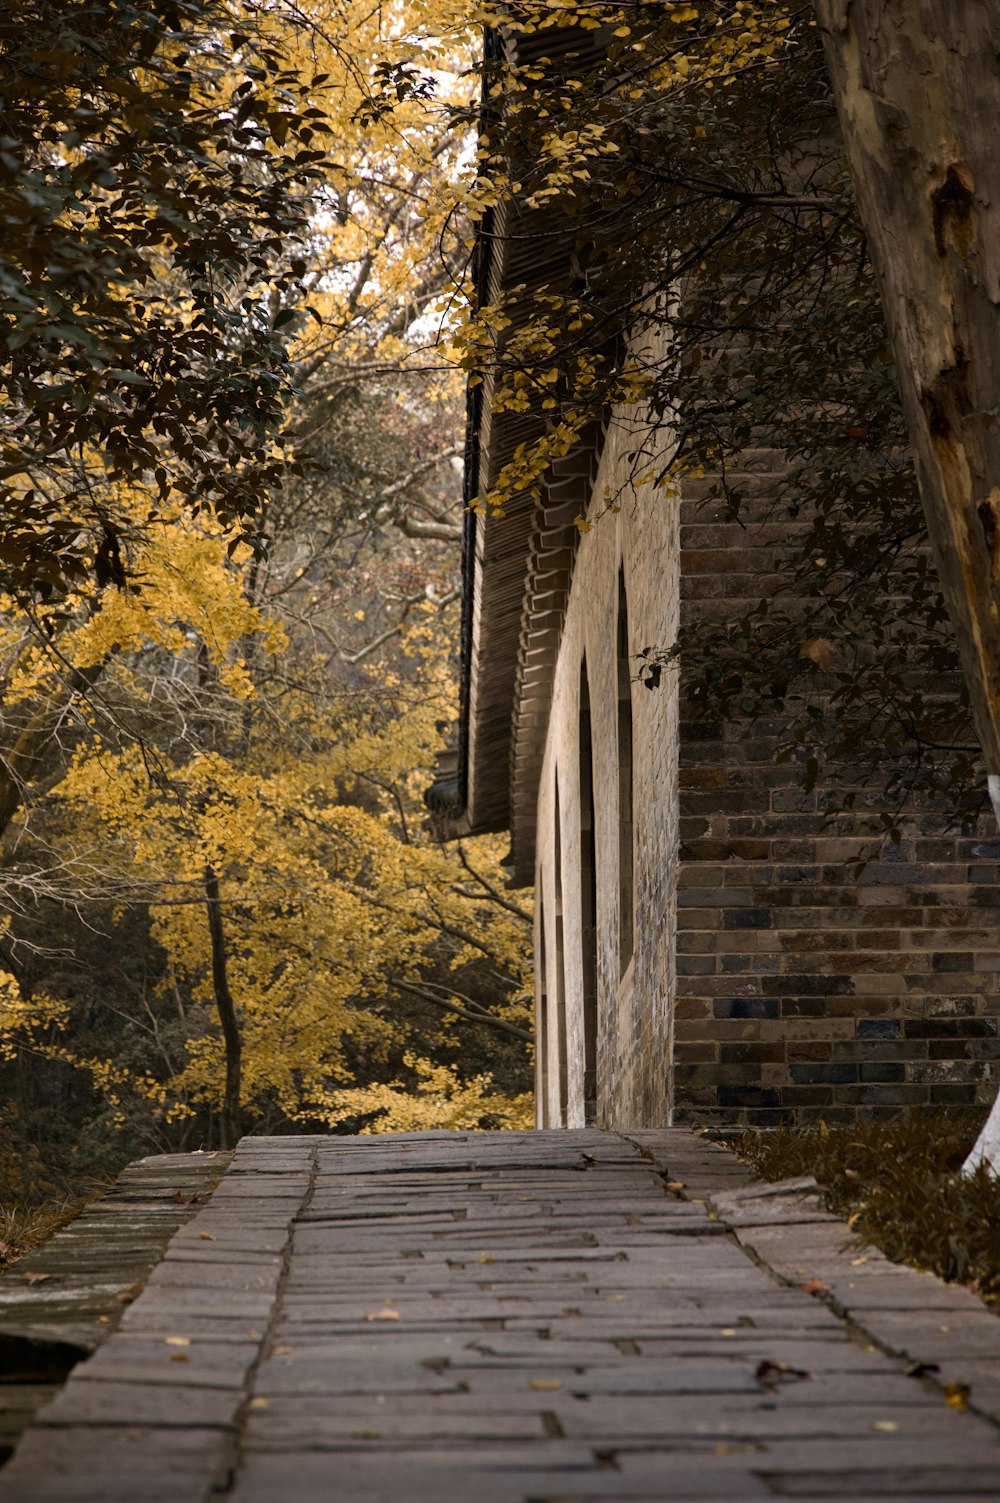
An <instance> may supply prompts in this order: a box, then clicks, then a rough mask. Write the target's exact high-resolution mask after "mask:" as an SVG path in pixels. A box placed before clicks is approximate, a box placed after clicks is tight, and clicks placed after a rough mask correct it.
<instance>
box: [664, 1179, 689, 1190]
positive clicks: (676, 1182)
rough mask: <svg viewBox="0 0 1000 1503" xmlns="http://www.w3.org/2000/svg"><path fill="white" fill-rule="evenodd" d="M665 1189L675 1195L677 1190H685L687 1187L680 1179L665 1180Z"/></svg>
mask: <svg viewBox="0 0 1000 1503" xmlns="http://www.w3.org/2000/svg"><path fill="white" fill-rule="evenodd" d="M667 1189H668V1190H673V1191H674V1193H675V1194H676V1193H677V1192H678V1191H679V1190H686V1189H687V1185H686V1184H685V1182H684V1180H682V1179H668V1180H667Z"/></svg>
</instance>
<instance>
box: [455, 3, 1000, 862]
mask: <svg viewBox="0 0 1000 1503" xmlns="http://www.w3.org/2000/svg"><path fill="white" fill-rule="evenodd" d="M539 28H541V29H542V30H543V31H551V32H552V34H553V43H552V48H551V57H550V56H548V55H546V53H545V51H544V47H543V41H544V40H545V39H544V38H543V39H542V40H539V38H538V35H537V33H538V30H539ZM508 35H510V37H511V41H510V43H509V45H508V46H506V47H504V48H501V49H500V51H499V55H498V57H497V59H496V61H495V62H494V63H493V64H492V65H491V69H490V72H489V75H488V86H487V87H488V97H489V99H490V100H491V101H492V103H491V108H492V111H493V116H492V118H491V120H490V122H489V126H488V129H487V131H486V133H485V138H484V140H483V143H482V147H481V151H482V164H481V173H482V175H483V176H484V177H485V178H486V179H487V180H489V181H490V182H492V183H493V184H494V185H495V192H494V198H493V199H492V200H491V204H492V205H495V206H496V208H495V212H496V213H497V214H499V215H501V217H503V216H506V217H505V218H503V228H501V229H499V230H498V231H497V233H506V232H508V231H509V227H510V226H511V225H513V226H514V227H515V230H516V234H517V235H518V236H522V237H523V236H526V235H530V236H532V237H534V239H535V240H536V242H537V245H538V261H539V264H540V266H541V267H542V268H543V269H544V270H543V272H542V273H540V280H539V282H538V283H537V284H532V285H531V287H530V288H529V287H527V286H520V287H514V288H512V289H509V290H508V291H507V292H506V294H505V296H504V299H503V301H502V303H501V304H500V305H497V304H491V305H489V306H486V307H484V308H482V309H480V310H479V312H478V314H477V315H476V316H474V318H473V320H472V322H471V330H470V337H469V344H468V351H467V355H466V361H467V364H468V365H469V367H470V368H471V369H472V370H473V373H474V374H473V379H477V378H478V377H479V376H484V377H486V378H487V379H489V380H490V381H491V382H492V383H493V391H492V400H493V401H494V402H495V403H496V404H497V405H498V406H499V407H500V408H501V409H504V408H505V409H507V410H512V411H515V412H522V413H526V414H531V415H534V418H535V434H534V438H533V439H532V440H531V441H529V442H526V443H525V444H524V445H523V446H522V449H521V451H520V452H519V453H518V454H517V455H516V456H515V459H514V461H513V463H512V464H511V465H510V466H509V467H508V471H507V472H506V473H505V474H503V475H502V476H501V477H500V481H499V484H498V487H497V489H496V491H495V493H494V494H493V495H492V496H491V497H489V498H487V502H486V504H488V505H490V506H491V507H493V509H494V510H495V511H498V512H502V510H503V507H504V505H505V502H506V501H507V499H508V498H509V496H510V494H511V493H512V492H513V491H514V490H524V489H528V490H531V489H532V488H535V489H537V487H538V484H539V478H540V476H541V475H542V474H543V473H544V471H545V469H546V468H547V466H548V464H549V463H550V462H551V460H552V458H553V457H555V456H558V455H559V454H561V453H565V452H566V451H567V450H568V448H570V447H572V445H573V444H574V443H575V442H576V441H577V440H578V438H579V435H581V434H582V433H583V432H584V431H585V430H586V429H587V427H588V426H589V425H592V424H594V423H600V422H602V421H604V420H606V417H607V414H608V412H609V411H611V410H612V409H613V408H615V407H616V406H617V408H618V411H619V414H620V416H619V418H618V419H617V420H618V421H619V422H620V423H621V424H622V426H623V427H625V428H626V429H628V437H629V438H630V442H631V447H632V451H633V453H632V466H631V474H632V476H633V477H639V476H643V475H646V476H650V475H652V476H653V477H654V478H655V479H656V480H657V482H658V484H659V485H660V487H661V489H662V491H663V494H664V498H665V499H664V504H669V497H670V496H671V495H672V494H673V493H674V492H675V491H676V489H677V487H678V485H679V484H680V483H682V482H684V481H690V480H692V479H694V480H697V481H698V483H699V484H700V486H701V489H702V491H703V494H704V496H705V506H706V508H709V507H710V508H711V509H712V511H713V512H717V511H720V509H721V514H722V515H723V516H725V517H728V518H729V519H730V520H731V521H735V522H737V523H739V524H741V525H743V526H745V527H746V528H747V537H748V542H751V543H753V542H756V543H757V544H758V551H757V554H756V557H757V558H758V559H759V560H760V564H761V569H762V581H761V594H760V598H759V600H757V601H755V602H751V603H750V604H749V605H748V606H741V607H740V608H739V610H738V611H737V612H735V613H733V612H729V613H728V614H727V613H726V612H725V611H724V610H721V609H720V611H719V612H718V613H717V615H716V618H715V620H714V621H705V620H701V621H699V622H698V623H697V624H695V625H691V626H689V627H685V628H684V630H683V631H682V634H681V636H680V638H679V640H678V641H677V642H676V643H658V644H651V647H650V649H649V651H648V652H647V654H646V655H645V656H644V658H643V659H642V660H641V661H640V662H639V663H637V672H638V673H639V674H640V676H641V677H642V678H643V680H644V682H646V683H647V685H648V686H649V687H655V685H656V684H657V683H658V682H660V681H662V678H663V675H664V674H665V673H666V672H667V671H671V670H673V669H674V668H675V667H676V666H677V665H678V664H679V665H680V672H681V682H682V694H683V696H684V698H685V700H686V702H687V705H688V711H689V713H694V714H698V715H703V716H708V717H719V716H751V717H763V718H764V719H765V720H767V721H768V723H770V724H771V725H772V726H774V727H775V728H776V729H778V730H780V731H781V733H782V734H783V736H784V743H785V745H784V752H785V755H786V756H789V757H793V758H795V759H797V760H798V761H800V762H801V764H802V767H803V776H804V778H805V780H806V783H807V785H808V786H810V787H811V786H813V785H814V784H815V783H816V781H817V779H818V778H819V777H820V776H822V775H825V774H824V773H823V767H824V763H825V764H826V765H827V767H828V768H830V769H832V768H836V769H837V773H836V778H837V781H839V782H840V783H842V784H843V782H844V780H845V769H848V770H849V772H848V776H847V781H848V783H849V784H850V785H854V786H857V785H861V784H864V783H865V782H866V781H867V782H870V781H871V780H872V779H878V780H881V781H882V783H883V786H884V787H885V788H886V790H887V794H888V797H887V800H886V803H885V805H884V810H885V828H886V830H887V831H891V832H893V833H898V816H899V813H900V811H901V809H902V808H903V806H904V805H905V802H906V800H907V799H908V798H909V797H910V796H911V795H912V794H914V793H919V794H921V795H928V794H929V795H931V796H935V797H937V796H940V795H942V794H946V795H947V798H948V800H949V801H950V802H951V804H952V806H953V807H954V808H956V809H961V808H962V807H963V800H965V801H966V802H967V803H968V802H969V801H971V802H972V803H975V801H976V798H977V795H976V793H975V792H974V790H975V788H976V785H977V783H978V781H979V773H978V766H977V755H978V749H977V744H976V738H975V736H974V734H973V732H972V726H971V720H970V717H969V713H968V703H967V695H966V694H965V692H964V690H963V688H962V686H961V683H960V678H959V675H958V672H957V665H958V659H957V655H956V651H955V642H954V636H953V633H952V631H951V629H950V626H949V623H948V620H947V616H946V613H945V609H944V605H943V602H942V599H941V595H940V591H939V588H938V582H937V579H936V576H935V573H934V569H933V565H932V563H931V561H930V558H929V556H928V551H927V546H926V528H925V525H924V522H923V516H922V513H921V508H920V504H919V496H918V491H917V485H916V479H915V475H914V469H913V464H912V458H911V454H910V450H909V445H908V436H907V431H906V425H905V423H904V420H903V415H902V411H901V407H900V402H899V397H898V391H897V386H896V378H895V369H894V365H893V358H892V352H891V350H890V348H889V344H888V339H887V336H886V332H885V321H884V317H883V315H882V311H881V307H880V302H879V295H878V288H877V286H876V283H875V279H874V277H873V274H872V271H871V267H870V264H869V261H868V256H867V250H866V245H865V238H864V235H863V232H862V228H861V225H860V223H859V219H858V214H857V210H856V207H855V203H854V197H853V191H852V187H851V183H850V181H849V178H848V174H847V170H846V165H845V161H844V156H843V149H842V146H841V142H840V139H839V135H838V130H837V123H836V117H835V112H834V108H833V102H832V98H831V94H830V87H829V84H828V81H827V77H826V71H825V66H824V61H823V55H822V47H821V43H820V38H819V34H818V31H817V28H816V26H815V22H814V20H813V16H812V10H811V7H808V6H803V5H799V4H796V3H794V0H787V3H786V0H774V3H764V0H712V3H710V4H703V5H698V6H697V7H695V6H689V5H680V4H671V5H665V6H662V7H657V8H656V10H655V12H654V11H652V10H650V9H649V8H644V9H642V10H641V11H639V12H636V11H633V10H631V9H630V8H628V7H610V6H601V7H598V8H596V9H595V10H588V11H587V12H586V13H585V14H583V15H581V14H579V13H578V12H574V13H572V14H570V13H569V12H567V11H565V10H563V9H557V8H554V7H548V6H540V7H538V6H536V7H531V6H523V7H517V8H516V10H515V12H514V20H513V22H512V24H511V27H510V31H509V33H508ZM525 36H527V37H528V38H529V39H530V46H529V48H528V49H527V50H526V47H525V43H524V41H523V39H524V38H525ZM519 43H520V46H521V51H522V53H523V54H524V55H525V56H527V57H528V58H529V61H528V62H523V61H520V60H519V55H518V45H519ZM538 141H542V142H543V143H544V150H542V151H541V152H539V151H537V150H534V151H533V150H532V143H537V142H538ZM512 216H513V217H512ZM487 233H489V223H488V221H487ZM665 322H666V323H669V328H670V333H671V338H670V342H669V345H668V348H667V352H666V354H665V356H664V357H663V358H661V359H656V358H654V357H653V356H652V355H651V353H650V351H651V349H652V348H653V342H652V341H650V340H647V339H645V338H644V331H645V330H647V329H652V328H657V327H662V326H663V324H664V323H665ZM664 424H666V425H669V426H670V427H672V428H673V430H674V432H675V434H676V443H675V446H674V448H673V450H672V453H671V454H670V457H669V461H668V463H667V464H666V466H664V465H663V464H662V463H661V462H660V461H658V460H657V459H656V458H655V457H654V455H653V452H652V450H651V448H650V447H649V444H648V442H647V437H648V434H649V433H650V428H651V425H652V426H653V427H654V428H655V427H662V425H664ZM748 450H776V451H778V452H779V453H781V454H783V455H784V456H785V459H786V460H787V461H788V470H787V472H786V473H785V474H784V475H783V476H781V477H780V479H778V480H777V482H776V483H773V482H770V481H769V483H768V486H767V488H766V492H765V489H764V487H763V486H762V483H761V482H760V481H759V480H758V479H757V478H756V477H755V476H754V475H753V473H752V466H751V467H750V468H751V473H749V474H748V472H747V471H748V467H747V465H746V463H745V455H746V453H747V451H748ZM604 501H605V505H606V507H607V508H608V509H609V510H614V509H616V508H617V507H618V506H619V505H620V504H621V503H622V497H621V495H617V494H616V495H610V494H609V495H608V496H606V497H605V498H604ZM578 525H579V526H580V527H581V528H586V527H587V526H588V525H590V524H589V523H588V522H587V521H586V520H585V519H584V518H582V517H581V518H580V519H579V523H578ZM598 525H599V523H598ZM929 684H933V685H940V686H941V691H940V692H939V693H938V692H931V693H928V685H929ZM849 796H850V795H848V797H849Z"/></svg>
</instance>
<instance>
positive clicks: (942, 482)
mask: <svg viewBox="0 0 1000 1503" xmlns="http://www.w3.org/2000/svg"><path fill="white" fill-rule="evenodd" d="M814 7H815V11H816V16H817V19H818V21H819V25H820V28H821V30H822V32H823V40H824V46H825V50H826V58H827V64H828V67H829V70H830V76H831V79H832V82H833V89H834V95H835V98H836V102H837V111H838V114H839V117H840V123H841V128H842V131H843V135H844V143H845V147H846V151H847V158H848V162H849V165H850V169H851V173H852V176H853V179H854V185H855V188H856V191H857V196H858V204H859V208H860V211H861V217H862V221H863V223H864V227H865V232H866V234H867V236H868V242H869V248H870V251H871V255H872V261H873V263H874V266H875V272H876V275H877V277H878V280H879V284H880V289H881V293H882V301H883V305H884V308H885V313H886V319H887V322H888V326H889V333H890V336H891V339H892V344H893V350H894V353H895V357H896V366H897V372H898V378H899V386H900V392H901V395H902V399H903V407H904V411H905V414H906V419H907V424H908V427H909V432H910V437H911V439H912V442H913V446H914V450H915V453H916V459H917V474H918V478H919V482H920V492H921V498H922V501H923V506H924V512H925V515H926V518H927V527H928V532H929V534H930V541H931V546H932V548H933V551H934V557H935V562H936V564H937V569H938V574H939V577H940V580H941V587H942V590H943V593H944V596H945V600H946V601H947V605H948V610H949V612H950V614H951V619H952V622H953V624H954V627H955V631H956V635H957V640H958V646H959V650H960V652H961V657H962V665H963V669H964V673H965V678H966V682H967V684H968V688H969V693H970V696H971V701H972V711H973V716H974V718H975V725H976V732H977V735H978V737H979V740H980V743H981V745H982V749H983V757H984V760H985V762H986V768H987V772H988V773H989V774H990V785H991V786H990V792H991V795H995V794H996V793H997V792H998V791H1000V781H994V780H996V779H1000V145H998V138H1000V65H998V58H1000V5H998V4H997V3H996V0H814ZM996 803H997V799H996V798H995V797H994V806H995V807H996ZM984 1159H989V1160H991V1161H992V1163H993V1164H994V1165H995V1166H996V1168H997V1172H998V1173H1000V1103H998V1105H996V1106H994V1108H993V1112H992V1114H991V1116H990V1119H989V1121H988V1123H987V1125H986V1127H985V1128H984V1130H983V1134H982V1136H981V1137H980V1139H979V1142H978V1143H977V1145H976V1147H975V1149H974V1150H973V1153H972V1155H971V1157H970V1159H969V1161H968V1166H967V1167H970V1166H971V1165H973V1164H974V1163H979V1162H982V1161H983V1160H984Z"/></svg>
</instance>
